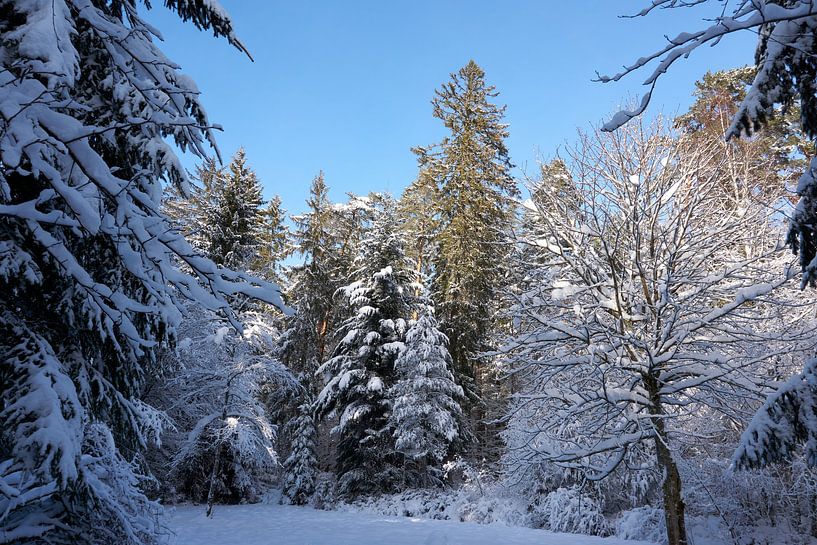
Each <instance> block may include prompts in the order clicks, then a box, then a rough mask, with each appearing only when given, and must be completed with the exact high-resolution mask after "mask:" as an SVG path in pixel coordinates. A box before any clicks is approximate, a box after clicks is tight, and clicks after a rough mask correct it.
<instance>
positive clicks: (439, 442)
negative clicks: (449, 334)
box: [390, 306, 464, 482]
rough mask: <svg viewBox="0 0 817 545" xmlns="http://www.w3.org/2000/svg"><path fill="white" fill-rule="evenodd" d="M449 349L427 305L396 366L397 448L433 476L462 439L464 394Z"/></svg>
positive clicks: (393, 422) (394, 419) (410, 331)
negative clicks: (458, 383) (453, 371)
mask: <svg viewBox="0 0 817 545" xmlns="http://www.w3.org/2000/svg"><path fill="white" fill-rule="evenodd" d="M447 345H448V339H446V338H445V335H443V334H442V333H441V332H440V330H439V329H438V326H437V321H436V320H435V319H434V310H433V309H432V308H431V307H428V306H425V308H424V309H423V310H422V311H421V314H420V317H419V319H417V320H416V321H414V322H413V323H412V324H411V326H410V327H409V329H408V331H407V332H406V340H405V347H404V349H403V350H402V351H401V352H400V355H399V356H398V357H397V360H396V361H395V364H394V367H395V375H396V378H397V382H396V383H395V384H394V386H393V387H392V388H391V392H390V395H391V397H392V398H393V401H392V403H393V407H392V412H391V426H392V427H393V428H394V437H395V449H396V450H397V452H399V453H401V454H403V455H404V456H405V457H406V459H407V463H411V462H413V463H414V464H416V465H417V466H419V467H418V468H416V469H418V470H419V471H423V472H424V473H430V474H431V476H439V473H440V471H439V469H440V467H439V466H440V463H441V462H442V461H443V460H444V459H446V458H447V457H448V456H449V455H450V454H451V451H452V450H453V449H452V446H454V445H455V444H457V443H458V442H460V440H461V439H463V437H462V436H461V431H460V430H462V429H463V419H464V416H463V413H462V408H461V407H460V405H459V402H460V400H462V399H463V397H464V393H463V390H462V388H461V387H460V386H458V385H457V384H456V383H455V382H454V376H453V374H452V373H451V366H452V362H451V356H450V355H449V354H448V347H447ZM424 478H426V479H427V475H424V474H423V473H421V474H420V475H419V479H420V480H421V482H422V480H424Z"/></svg>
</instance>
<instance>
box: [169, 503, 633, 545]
mask: <svg viewBox="0 0 817 545" xmlns="http://www.w3.org/2000/svg"><path fill="white" fill-rule="evenodd" d="M168 511H169V515H170V516H169V519H170V527H171V529H172V530H173V532H174V533H175V536H174V537H172V538H171V540H170V543H171V544H172V545H542V544H547V545H646V542H639V541H629V540H623V539H615V538H599V537H591V536H584V535H573V534H555V533H552V532H547V531H545V530H534V529H530V528H519V527H511V526H504V525H501V524H488V525H483V524H475V523H469V522H454V521H447V520H428V519H416V518H407V517H404V518H395V517H384V516H377V515H371V514H366V513H355V512H340V511H318V510H315V509H312V508H310V507H292V506H282V505H275V504H255V505H229V506H217V507H216V508H215V510H214V511H213V517H212V518H209V519H208V518H207V517H206V516H205V514H204V511H205V507H204V506H189V505H185V506H178V507H176V508H175V509H169V510H168Z"/></svg>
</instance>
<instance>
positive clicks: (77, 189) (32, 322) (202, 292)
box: [0, 0, 283, 543]
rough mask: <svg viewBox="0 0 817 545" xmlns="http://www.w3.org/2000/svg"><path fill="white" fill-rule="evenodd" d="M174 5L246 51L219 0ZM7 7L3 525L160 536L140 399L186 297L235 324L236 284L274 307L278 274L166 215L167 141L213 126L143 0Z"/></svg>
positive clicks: (200, 138)
mask: <svg viewBox="0 0 817 545" xmlns="http://www.w3.org/2000/svg"><path fill="white" fill-rule="evenodd" d="M166 4H167V5H168V6H169V8H170V9H171V11H173V12H175V13H177V14H178V15H179V16H180V17H181V18H182V19H185V20H189V21H190V22H191V23H192V24H194V25H195V26H197V27H199V28H204V29H209V30H211V31H212V32H213V33H214V34H216V35H217V36H225V37H226V38H227V39H228V41H229V42H230V43H232V44H233V45H235V46H237V47H238V48H239V49H242V50H243V46H242V45H241V43H240V42H239V41H238V40H237V38H236V37H235V35H234V33H233V29H232V25H231V23H230V20H229V18H228V17H227V15H226V14H225V12H224V11H223V10H222V9H221V8H220V7H219V6H218V5H217V4H216V3H214V2H191V1H171V2H166ZM0 11H2V13H3V18H2V22H0V27H2V32H0V42H2V50H3V54H2V58H1V59H0V63H2V70H0V111H2V123H0V162H2V168H0V231H1V232H2V235H0V248H2V250H0V300H2V301H3V305H2V309H1V310H0V332H2V340H0V358H2V361H3V362H4V364H3V368H2V371H1V372H0V415H1V416H0V418H1V419H2V422H3V425H2V426H0V467H2V468H3V471H2V478H3V480H2V481H0V489H1V490H2V494H0V496H3V498H4V499H3V500H0V501H1V502H3V503H4V509H3V514H2V516H0V535H2V536H3V538H2V539H3V541H16V542H28V543H32V542H34V543H36V542H50V543H59V542H70V543H99V542H117V543H152V542H154V541H156V539H158V533H159V528H158V527H157V520H158V519H157V518H156V517H152V516H149V514H150V513H151V512H152V511H157V510H158V505H157V504H155V503H153V502H149V501H147V500H146V499H145V498H144V496H142V495H141V493H140V492H139V488H138V485H139V476H138V473H137V472H136V471H135V468H134V465H133V463H132V462H133V460H132V456H133V453H134V452H138V451H139V450H142V449H143V448H145V447H146V446H147V445H148V444H150V443H152V442H154V441H155V440H156V439H157V437H158V434H159V431H160V427H161V423H162V419H161V418H160V417H159V416H158V415H157V413H156V412H155V411H153V410H152V409H151V408H150V407H148V406H147V405H145V404H144V403H143V402H142V401H141V400H140V395H141V389H142V386H143V384H144V379H145V375H146V374H148V373H153V372H155V371H156V358H155V354H156V348H157V347H158V346H160V345H161V344H163V343H165V342H166V341H168V340H171V339H172V338H173V337H174V335H175V328H176V326H177V324H178V322H179V319H180V312H179V305H180V303H181V301H183V300H185V299H190V300H195V301H196V302H197V304H200V305H202V306H203V307H205V308H207V309H209V310H210V311H216V312H223V313H224V314H225V315H226V316H227V318H228V319H229V320H230V321H231V322H232V323H233V324H235V325H236V326H239V322H238V320H237V319H236V317H235V315H234V313H233V312H232V311H231V310H230V308H229V304H228V301H229V298H230V297H232V296H235V295H238V294H243V295H246V296H250V297H258V298H261V299H264V300H265V301H267V302H269V303H271V304H275V305H280V306H282V307H283V305H282V304H281V301H280V298H279V295H278V290H277V288H276V287H275V286H274V285H272V284H267V283H264V282H261V281H256V280H254V279H252V278H250V277H248V276H246V275H244V274H241V273H236V272H233V271H230V270H227V269H224V268H221V267H219V266H217V265H215V264H214V263H213V262H212V261H210V260H208V259H206V258H205V257H203V256H201V255H199V254H197V253H196V252H195V251H194V250H193V248H191V246H190V245H189V244H188V243H187V242H185V240H184V238H183V237H182V236H181V234H180V233H179V232H178V231H177V230H175V229H174V226H173V225H172V223H171V222H170V221H169V220H168V219H167V218H166V217H164V216H163V215H162V214H161V212H160V211H159V207H160V198H161V195H162V181H163V180H166V181H169V182H170V183H172V184H176V185H178V187H179V188H180V190H181V191H182V192H183V193H184V192H185V191H187V188H188V187H189V186H188V181H187V177H186V175H185V172H184V169H183V168H182V167H181V165H180V163H179V161H178V159H177V158H176V156H175V155H174V152H173V150H172V148H171V147H170V145H169V144H168V143H166V142H165V140H164V138H165V137H170V138H172V139H173V140H174V142H175V144H176V145H178V146H179V147H180V148H182V149H185V150H190V151H192V152H193V153H195V154H197V155H199V156H201V157H203V156H204V155H205V144H206V142H210V143H213V137H212V125H211V124H210V123H209V121H208V120H207V116H206V114H205V112H204V110H203V108H202V106H201V103H200V102H199V92H198V89H196V87H195V85H194V83H193V82H192V81H191V80H190V78H188V77H185V76H183V75H182V74H181V73H180V72H179V70H178V67H177V66H176V65H175V64H174V63H173V62H172V61H170V60H169V59H167V58H166V57H165V55H164V54H163V53H162V52H161V51H160V50H159V48H158V47H157V46H156V43H155V41H154V38H155V37H156V36H157V32H158V31H156V30H155V29H154V28H153V27H152V26H150V25H149V24H147V23H146V22H145V21H144V20H143V19H142V16H141V14H140V11H141V8H140V6H139V5H138V3H137V2H135V1H134V0H123V1H117V2H88V1H85V0H53V1H51V0H49V1H40V0H27V1H4V2H2V3H1V4H0ZM180 265H181V266H180ZM126 447H127V448H126ZM8 498H12V499H10V500H9V499H8ZM103 535H104V537H103Z"/></svg>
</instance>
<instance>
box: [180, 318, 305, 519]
mask: <svg viewBox="0 0 817 545" xmlns="http://www.w3.org/2000/svg"><path fill="white" fill-rule="evenodd" d="M244 318H245V321H246V325H247V327H246V328H245V330H244V332H243V333H242V334H241V335H238V334H236V332H235V331H232V330H231V329H230V328H229V327H228V326H227V325H226V324H223V323H219V322H218V321H217V320H214V319H213V317H212V316H210V315H208V314H207V313H202V312H196V311H195V309H190V311H189V316H188V318H187V319H186V321H185V322H184V323H183V327H182V328H181V329H180V332H179V334H180V336H183V337H182V338H181V340H180V343H179V347H178V349H177V351H176V354H175V357H176V358H177V359H178V362H177V363H176V366H177V367H178V368H180V372H179V373H178V374H177V375H176V376H175V377H174V378H173V379H172V381H171V383H170V384H169V385H167V386H166V387H167V388H168V390H169V392H170V394H171V396H172V401H173V403H172V405H171V406H170V407H169V408H168V413H169V414H170V416H171V417H173V419H174V420H175V422H176V425H177V427H178V428H180V431H183V432H184V433H186V437H184V438H182V440H181V441H180V444H179V445H178V446H177V448H176V450H175V452H174V453H173V456H172V466H171V469H172V474H173V475H174V476H175V480H176V481H177V483H178V487H177V488H178V489H179V490H180V491H182V492H183V493H185V494H186V495H187V496H188V497H190V498H192V499H194V500H196V501H206V502H207V504H208V514H210V512H211V511H212V508H213V504H214V503H216V502H227V503H238V502H241V501H256V500H257V498H258V496H259V493H260V488H259V485H262V484H263V482H264V480H265V479H267V480H268V478H269V476H270V473H271V471H272V470H273V469H275V468H276V467H277V465H278V456H277V454H276V452H275V448H274V443H275V437H276V432H277V430H276V427H275V426H274V425H273V424H272V423H271V422H270V421H269V419H268V418H267V414H266V409H265V407H264V404H263V403H262V402H261V393H262V389H263V388H265V387H267V386H269V385H274V387H275V389H276V391H278V392H282V391H285V390H287V389H292V388H295V387H296V383H295V381H294V379H293V377H292V376H291V374H290V373H289V371H288V370H287V369H286V368H284V367H283V366H282V365H281V364H280V363H278V362H277V361H275V360H274V359H272V358H270V357H269V356H268V355H267V354H269V353H270V352H271V351H272V350H273V345H274V342H275V339H274V332H272V331H270V326H269V324H268V323H267V322H266V321H265V320H264V316H263V315H258V316H256V317H255V318H253V317H252V316H244Z"/></svg>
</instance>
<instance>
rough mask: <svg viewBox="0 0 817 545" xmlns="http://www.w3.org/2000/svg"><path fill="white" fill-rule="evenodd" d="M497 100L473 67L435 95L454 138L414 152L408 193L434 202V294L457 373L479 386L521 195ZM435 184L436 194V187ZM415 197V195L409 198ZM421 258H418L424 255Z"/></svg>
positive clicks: (502, 109)
mask: <svg viewBox="0 0 817 545" xmlns="http://www.w3.org/2000/svg"><path fill="white" fill-rule="evenodd" d="M497 95H498V93H497V92H496V91H495V89H494V87H493V86H490V85H487V84H486V82H485V73H484V72H483V70H482V69H481V68H480V67H479V66H478V65H477V64H476V63H475V62H474V61H470V62H469V63H468V64H467V65H466V66H464V67H463V68H461V69H460V70H459V72H458V73H456V74H452V75H451V81H449V82H447V83H445V84H444V85H443V86H442V88H440V89H439V90H437V91H436V95H435V97H434V99H433V100H432V104H433V106H434V117H436V118H438V119H440V120H441V121H442V122H443V124H444V125H445V127H446V128H447V129H448V130H449V131H450V132H451V134H450V136H447V137H445V138H444V139H443V140H442V141H441V142H440V143H439V144H438V145H436V146H432V147H428V148H416V149H415V150H414V151H415V153H416V154H417V156H418V162H419V165H420V170H421V173H420V176H419V177H418V181H417V182H415V185H414V187H413V188H412V189H411V190H410V192H411V191H417V192H423V193H426V194H428V195H432V196H433V197H434V200H433V201H432V202H431V203H429V204H427V205H426V206H430V207H431V209H432V210H433V212H434V215H435V221H434V222H433V223H432V222H431V221H430V220H425V222H424V223H425V224H426V225H425V226H424V228H428V227H431V226H433V227H432V228H433V231H432V233H430V234H426V236H433V240H434V244H435V246H436V252H435V255H434V258H433V264H432V268H433V276H432V292H433V299H434V301H435V303H436V307H437V310H438V315H439V319H440V322H441V324H442V329H443V331H444V332H445V334H446V335H447V336H448V338H449V342H450V344H449V350H450V352H451V357H452V359H453V362H454V369H455V371H456V372H457V373H459V374H461V375H465V376H467V377H470V378H471V379H477V381H478V384H477V386H479V382H480V381H481V378H482V377H481V376H480V370H478V369H477V366H478V364H477V356H478V354H479V353H480V352H482V351H483V350H485V349H486V348H487V338H488V335H489V331H490V327H491V321H492V318H493V316H494V311H495V308H494V298H495V295H496V294H497V292H498V288H499V287H500V285H501V284H502V277H503V269H502V263H503V261H504V259H505V257H506V256H507V245H505V244H503V242H504V241H505V240H506V238H505V237H506V234H507V232H506V229H507V228H508V227H509V225H510V222H511V220H512V218H513V214H512V208H513V207H512V202H511V197H514V196H515V195H517V193H518V192H517V188H516V184H515V182H514V180H513V178H512V177H511V174H510V170H511V167H512V165H511V163H510V160H509V158H508V149H507V147H506V146H505V139H506V138H507V137H508V131H507V125H505V124H504V123H503V122H502V119H503V116H504V112H505V107H504V106H497V105H495V104H493V103H492V102H491V100H492V99H494V98H496V96H497ZM431 180H433V184H434V185H436V187H434V186H431V185H430V184H431ZM410 192H409V194H410ZM418 255H419V254H418Z"/></svg>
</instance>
